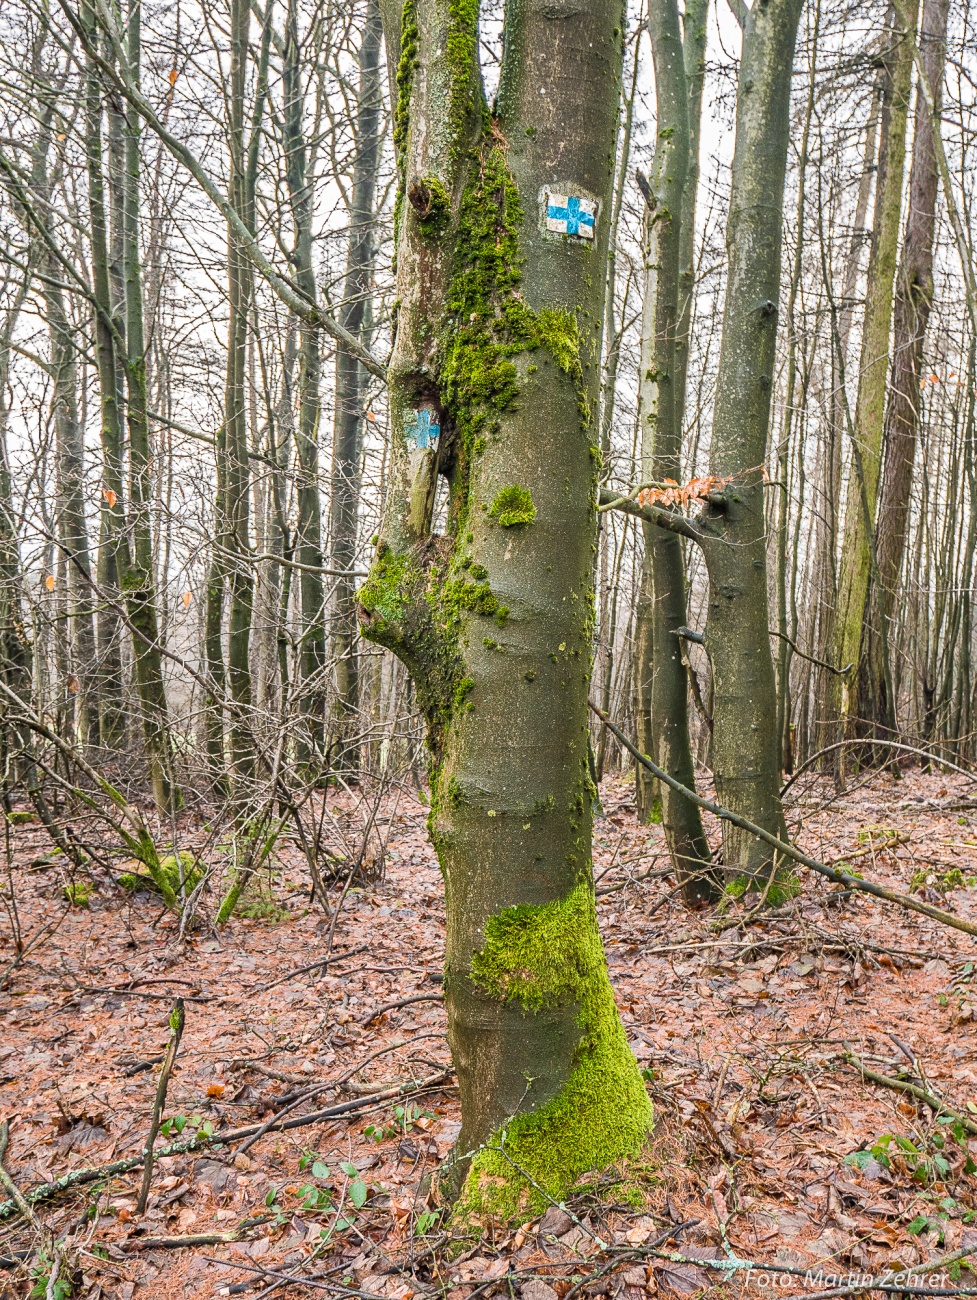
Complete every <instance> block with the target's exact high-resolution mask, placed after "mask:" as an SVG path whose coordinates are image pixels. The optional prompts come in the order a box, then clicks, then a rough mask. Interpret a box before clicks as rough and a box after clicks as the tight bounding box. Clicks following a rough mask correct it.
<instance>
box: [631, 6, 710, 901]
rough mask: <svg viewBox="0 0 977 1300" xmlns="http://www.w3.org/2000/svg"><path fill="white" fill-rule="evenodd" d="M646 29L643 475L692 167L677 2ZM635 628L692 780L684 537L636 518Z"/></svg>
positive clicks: (645, 684)
mask: <svg viewBox="0 0 977 1300" xmlns="http://www.w3.org/2000/svg"><path fill="white" fill-rule="evenodd" d="M649 30H650V33H651V40H652V48H653V51H654V57H655V95H656V101H657V128H658V143H657V146H656V149H655V163H654V170H653V174H652V180H651V189H650V191H649V194H648V201H647V203H646V206H645V296H644V306H643V320H642V338H641V361H640V405H641V420H642V425H641V441H642V458H641V460H642V474H641V477H642V481H646V482H649V481H658V482H660V481H662V480H664V479H672V480H673V481H674V482H679V481H681V478H682V424H681V412H682V403H681V402H680V401H679V400H678V394H677V391H676V387H675V371H676V365H675V351H676V334H677V331H678V329H679V313H680V306H679V301H680V276H681V258H680V238H681V234H680V232H681V222H682V217H683V207H684V202H683V201H684V198H685V193H686V184H687V180H688V170H689V165H688V164H689V153H690V132H689V95H688V88H687V85H686V78H685V63H684V53H683V48H682V36H681V31H680V27H679V16H678V5H677V4H676V3H675V0H652V3H651V6H650V10H649ZM643 531H644V541H645V559H644V563H643V566H642V583H641V594H640V596H639V604H638V609H639V617H638V630H637V663H636V670H637V675H638V690H637V692H636V695H637V709H638V729H637V730H638V737H639V742H638V743H639V746H640V747H641V748H642V749H643V751H644V752H645V753H647V754H648V755H649V756H651V757H653V758H654V759H655V762H656V763H658V765H659V766H660V767H662V768H664V770H665V771H666V772H669V773H670V774H671V775H672V776H674V777H676V778H677V779H678V780H680V781H681V782H682V783H683V785H687V786H690V787H694V786H695V765H694V763H693V759H692V747H691V744H690V743H689V723H688V702H689V684H688V677H687V675H686V670H685V663H684V654H683V646H682V644H681V639H680V634H679V629H680V628H683V627H684V626H685V625H686V623H687V621H688V609H687V603H686V594H685V561H684V557H683V554H682V541H681V538H680V537H679V536H678V535H677V534H676V533H671V532H667V531H666V530H664V529H661V528H658V527H656V526H655V525H654V524H652V523H648V522H645V523H644V524H643ZM638 793H639V812H641V813H644V814H645V815H646V816H647V815H648V814H649V812H650V811H651V810H650V809H647V808H645V807H643V806H642V805H644V804H646V803H647V796H648V794H649V793H651V792H650V791H648V790H647V785H646V784H645V785H642V786H640V787H639V792H638ZM654 796H655V799H656V802H657V801H659V800H660V807H661V817H662V820H663V822H664V826H665V835H666V839H667V841H668V849H669V853H670V855H671V858H672V864H673V866H674V868H675V871H676V875H677V879H678V880H679V882H680V883H681V886H682V895H683V897H684V899H685V901H686V902H687V903H688V904H689V906H697V905H699V904H701V903H703V902H706V901H708V900H709V899H711V898H714V897H715V895H716V886H715V883H714V882H713V879H712V877H711V876H710V874H709V871H708V868H709V863H710V859H711V855H710V852H709V845H708V842H707V841H706V836H705V832H704V830H703V828H702V818H701V815H700V812H699V809H698V808H697V807H696V805H695V804H693V803H690V802H689V800H688V799H684V798H683V797H682V796H681V795H678V794H676V793H675V791H674V790H672V789H671V788H670V787H668V786H662V787H660V788H659V789H658V790H657V791H654Z"/></svg>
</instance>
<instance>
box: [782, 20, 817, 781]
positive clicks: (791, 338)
mask: <svg viewBox="0 0 977 1300" xmlns="http://www.w3.org/2000/svg"><path fill="white" fill-rule="evenodd" d="M820 30H821V6H820V3H817V4H816V5H815V10H814V18H813V30H812V32H811V40H810V46H811V70H810V83H809V85H808V92H807V105H806V108H805V111H804V130H803V132H802V134H801V147H800V158H799V159H798V165H797V214H796V217H795V226H796V230H795V244H794V263H793V267H792V270H791V277H790V292H789V293H788V296H787V333H788V343H787V385H786V392H785V394H784V425H783V432H782V433H781V438H780V446H779V447H778V449H777V475H776V477H777V480H778V488H777V631H778V633H779V636H778V638H777V762H778V767H779V769H780V771H781V772H783V771H785V770H786V769H787V767H788V764H789V763H790V714H791V708H790V664H791V653H790V651H791V645H790V643H791V641H792V640H793V638H792V637H790V634H789V632H788V629H787V603H788V599H787V598H788V585H789V579H788V568H789V564H788V544H787V532H788V527H789V517H790V485H789V481H788V480H789V478H790V450H791V437H792V434H793V429H794V407H795V402H796V397H797V336H798V322H797V295H798V293H799V291H800V287H801V274H802V272H803V268H804V216H805V208H806V204H807V162H808V144H809V142H810V138H811V119H812V117H813V115H814V100H815V93H816V71H817V53H818V36H819V34H820ZM800 458H801V459H802V460H803V449H802V450H801V452H800Z"/></svg>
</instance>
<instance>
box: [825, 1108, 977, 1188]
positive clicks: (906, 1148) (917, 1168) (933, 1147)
mask: <svg viewBox="0 0 977 1300" xmlns="http://www.w3.org/2000/svg"><path fill="white" fill-rule="evenodd" d="M936 1122H937V1124H938V1125H940V1126H941V1129H942V1131H936V1132H934V1133H931V1134H929V1135H928V1136H926V1137H923V1138H920V1139H918V1140H917V1142H913V1140H912V1139H911V1138H907V1137H903V1136H902V1134H900V1133H883V1134H882V1136H881V1137H878V1138H876V1140H875V1141H874V1142H873V1143H872V1145H871V1146H870V1147H867V1148H862V1149H860V1150H858V1151H852V1152H850V1153H849V1154H848V1155H847V1156H845V1158H844V1163H845V1164H846V1165H853V1166H854V1167H855V1168H856V1169H864V1168H865V1167H866V1166H867V1165H868V1163H869V1161H871V1160H874V1161H876V1162H877V1163H878V1164H880V1165H882V1167H883V1168H884V1169H897V1168H899V1167H900V1166H901V1167H902V1168H903V1169H905V1171H906V1172H907V1173H908V1174H909V1175H910V1177H911V1178H912V1179H913V1181H914V1182H917V1183H922V1184H923V1185H924V1186H927V1185H929V1184H932V1183H940V1182H944V1181H945V1180H946V1178H947V1177H948V1176H949V1175H950V1174H951V1172H952V1166H951V1162H950V1160H949V1159H947V1155H948V1154H952V1152H951V1151H950V1148H948V1142H952V1143H953V1144H954V1145H955V1146H957V1147H959V1148H961V1149H962V1152H963V1154H964V1157H965V1158H964V1162H963V1172H964V1173H965V1174H973V1173H977V1164H975V1163H974V1161H973V1158H972V1157H971V1155H970V1152H969V1151H968V1149H967V1131H966V1129H965V1128H964V1126H963V1125H962V1124H961V1123H960V1121H959V1120H958V1119H954V1118H953V1117H952V1116H951V1115H941V1116H940V1117H939V1118H938V1119H937V1121H936Z"/></svg>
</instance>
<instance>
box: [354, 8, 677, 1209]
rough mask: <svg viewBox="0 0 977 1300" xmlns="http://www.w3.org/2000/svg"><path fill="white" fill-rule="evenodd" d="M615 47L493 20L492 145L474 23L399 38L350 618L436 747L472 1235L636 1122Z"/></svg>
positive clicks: (621, 1142)
mask: <svg viewBox="0 0 977 1300" xmlns="http://www.w3.org/2000/svg"><path fill="white" fill-rule="evenodd" d="M623 23H624V12H623V5H621V4H618V3H617V2H616V0H600V2H599V3H594V4H590V5H586V6H582V5H567V6H563V5H554V4H553V3H552V2H551V0H528V2H527V3H520V4H514V5H510V6H509V9H508V12H507V15H506V29H505V42H504V50H505V53H504V56H503V67H502V72H501V82H500V88H499V96H498V99H497V101H496V110H497V113H498V116H497V117H495V118H493V119H489V118H488V117H487V114H486V112H485V104H484V98H483V94H482V88H481V76H480V70H479V66H478V49H479V41H478V30H477V7H476V6H473V5H469V6H460V5H458V4H457V3H454V2H453V0H416V4H415V3H414V0H411V2H410V3H408V5H407V6H406V9H405V13H404V23H403V33H402V54H401V61H400V77H399V90H400V94H399V99H398V105H397V113H396V125H395V134H396V141H397V147H398V163H399V167H400V172H401V177H402V197H401V200H400V202H399V203H398V232H397V274H398V287H397V294H398V299H399V302H400V308H399V314H398V321H397V335H396V341H395V347H394V354H393V358H392V361H391V366H390V376H389V383H390V395H391V405H392V412H393V419H392V426H393V453H394V455H393V460H392V464H391V468H390V471H389V473H388V479H389V482H390V487H389V496H388V508H387V511H386V515H385V518H384V522H383V528H382V533H381V540H380V543H379V546H378V549H377V556H376V559H375V562H374V565H373V568H372V571H371V576H370V578H369V579H368V581H367V583H366V585H365V586H364V588H363V589H362V590H361V592H360V606H361V620H362V626H363V629H364V632H365V633H366V634H367V635H368V636H370V637H371V638H372V639H374V640H376V641H379V642H380V643H381V644H384V645H387V646H389V647H390V648H392V649H393V650H395V652H396V653H397V654H398V655H399V656H400V657H401V658H402V659H403V660H404V662H405V663H406V664H407V666H408V668H409V669H410V671H411V673H412V675H413V678H414V682H415V686H416V691H417V701H418V703H419V705H420V706H421V708H422V709H423V711H424V713H425V714H426V716H427V720H428V728H429V737H428V739H429V745H430V749H431V760H432V771H431V775H432V808H431V818H430V827H431V833H432V838H433V840H434V843H435V846H436V848H437V851H438V855H439V858H440V861H441V867H442V870H443V872H444V875H445V879H446V882H447V906H448V927H447V928H448V933H447V952H446V960H445V981H444V982H445V998H446V1004H447V1010H448V1026H449V1028H448V1033H449V1040H450V1043H451V1047H452V1053H453V1057H454V1062H455V1067H456V1070H457V1073H458V1080H459V1085H460V1091H461V1105H462V1130H461V1133H460V1135H459V1139H458V1146H457V1152H458V1161H457V1165H456V1169H457V1174H458V1181H461V1179H464V1180H465V1181H464V1188H463V1194H462V1201H463V1205H464V1206H465V1208H466V1209H476V1210H477V1209H485V1208H490V1209H494V1210H495V1211H497V1212H502V1213H511V1212H513V1211H514V1209H515V1207H516V1206H517V1205H520V1204H523V1203H524V1201H525V1200H527V1199H528V1201H530V1202H533V1203H544V1197H547V1196H548V1197H554V1198H556V1199H559V1197H561V1196H563V1195H564V1194H565V1192H566V1190H567V1189H568V1188H569V1186H570V1185H571V1183H572V1182H573V1180H574V1178H575V1177H576V1176H577V1175H578V1174H579V1173H581V1172H582V1171H583V1170H585V1169H594V1168H600V1167H603V1166H606V1165H607V1164H608V1163H609V1162H611V1161H613V1160H615V1159H619V1158H621V1157H624V1156H626V1155H630V1154H633V1153H636V1152H638V1151H639V1150H640V1149H641V1147H642V1145H643V1143H644V1140H645V1136H646V1134H647V1131H648V1128H649V1126H650V1122H651V1112H650V1107H649V1104H648V1100H647V1096H646V1094H645V1090H644V1087H643V1085H642V1083H641V1079H640V1076H639V1074H638V1071H637V1066H636V1064H635V1062H634V1059H633V1057H632V1056H631V1053H630V1051H629V1049H628V1045H627V1041H626V1038H625V1035H624V1032H623V1028H622V1026H621V1024H620V1021H619V1019H618V1016H617V1012H616V1010H615V1007H614V1001H613V995H612V991H611V988H610V984H609V982H608V978H607V972H606V964H605V959H604V954H603V950H602V946H601V942H600V936H599V933H598V930H597V926H596V917H595V910H594V894H593V883H592V868H591V801H592V796H593V786H592V784H591V781H590V777H589V771H588V720H587V719H588V715H587V693H588V688H589V682H590V675H591V651H592V644H591V641H592V628H591V608H592V605H591V602H592V598H593V550H592V548H593V544H594V541H595V528H594V496H595V491H596V478H597V462H598V449H597V447H596V445H592V444H595V443H596V437H597V429H596V428H595V427H594V421H593V417H592V416H591V414H590V411H591V408H592V405H593V404H594V403H595V401H596V398H597V388H598V384H599V379H600V357H601V323H602V319H603V305H604V304H603V298H604V291H605V284H606V277H605V259H606V255H607V236H608V219H607V211H606V205H607V202H608V199H609V197H610V192H611V186H612V182H613V161H614V136H615V128H616V120H617V105H618V94H619V86H620V76H621V64H622V45H623ZM583 87H586V93H581V90H582V88H583ZM541 91H544V92H545V94H542V93H541ZM438 473H443V474H444V475H445V476H446V477H447V479H448V482H449V487H450V502H449V508H448V518H449V530H448V535H447V536H444V537H439V536H432V535H431V533H430V526H431V516H432V509H433V500H434V488H435V483H436V476H437V474H438ZM473 1152H475V1153H476V1154H475V1155H474V1156H472V1155H471V1153H473ZM527 1175H528V1176H529V1178H531V1179H532V1180H533V1181H532V1183H527V1181H526V1176H527ZM539 1189H542V1192H541V1191H540V1190H539Z"/></svg>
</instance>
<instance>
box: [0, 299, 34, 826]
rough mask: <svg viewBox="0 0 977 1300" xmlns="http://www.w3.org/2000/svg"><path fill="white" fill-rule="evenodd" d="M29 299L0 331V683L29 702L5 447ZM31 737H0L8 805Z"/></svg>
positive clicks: (28, 653)
mask: <svg viewBox="0 0 977 1300" xmlns="http://www.w3.org/2000/svg"><path fill="white" fill-rule="evenodd" d="M26 297H27V283H26V282H25V283H22V284H21V286H20V287H19V288H18V290H17V292H16V293H15V295H14V300H13V302H12V303H11V305H10V307H9V308H8V310H7V312H6V314H5V316H4V320H3V325H2V328H0V679H2V680H3V682H4V683H5V684H6V685H7V686H8V687H10V689H11V690H13V691H15V692H16V694H17V695H18V696H19V697H20V699H22V700H23V701H24V702H25V703H27V704H29V703H30V701H31V688H32V680H31V679H32V671H33V647H32V645H31V640H30V637H29V635H28V631H27V625H26V623H25V620H24V584H23V568H22V565H21V556H20V540H19V538H18V535H17V513H16V510H15V508H14V500H13V486H12V483H11V474H10V458H9V452H8V446H7V428H8V423H9V416H10V413H9V409H8V407H7V394H8V388H7V380H8V377H9V373H10V344H11V341H12V339H13V334H14V329H15V327H16V324H17V318H18V317H19V315H20V312H21V309H22V307H23V305H24V301H25V299H26ZM14 737H16V742H17V744H18V745H19V748H20V749H21V751H22V753H23V757H14V758H11V757H10V756H8V754H7V752H6V748H7V745H8V744H9V743H10V741H11V739H13V738H14ZM31 745H32V736H31V733H30V731H29V730H28V729H27V728H26V727H24V726H23V725H21V726H18V727H15V728H13V736H11V735H9V734H8V729H7V728H6V727H5V728H3V730H2V737H0V746H2V749H0V757H2V759H3V770H4V772H5V774H6V779H5V780H4V784H3V799H4V803H5V805H6V806H8V807H9V803H10V793H9V785H10V778H13V779H16V777H17V776H18V775H19V774H20V773H21V772H23V771H24V770H25V768H26V770H27V773H28V778H29V780H32V779H33V772H34V766H33V763H32V762H31V761H30V755H31V753H32V750H31Z"/></svg>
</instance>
